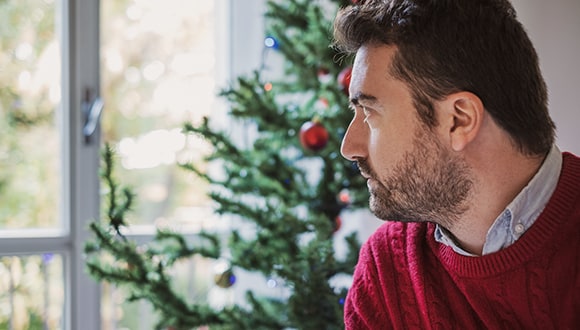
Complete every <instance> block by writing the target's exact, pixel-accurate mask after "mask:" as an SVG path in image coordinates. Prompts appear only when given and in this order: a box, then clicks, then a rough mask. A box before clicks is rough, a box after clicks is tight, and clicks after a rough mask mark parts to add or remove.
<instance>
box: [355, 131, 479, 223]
mask: <svg viewBox="0 0 580 330" xmlns="http://www.w3.org/2000/svg"><path fill="white" fill-rule="evenodd" d="M427 132H429V131H428V130H427ZM427 132H425V131H421V130H418V132H417V133H416V134H415V139H414V142H413V146H414V148H413V150H411V151H408V152H406V153H405V155H404V156H403V159H402V160H401V161H400V162H399V163H398V164H396V166H395V167H394V169H393V170H392V172H391V173H390V175H389V176H388V177H386V178H379V177H378V176H377V175H376V173H375V172H374V171H373V170H372V169H371V168H370V165H369V164H368V162H367V160H366V159H359V160H358V161H357V162H358V166H359V168H360V169H361V171H362V172H365V173H367V174H368V175H369V177H370V179H372V180H374V181H376V183H378V185H375V187H376V188H375V189H374V191H371V198H370V209H371V211H372V212H373V214H374V215H375V216H377V217H378V218H379V219H383V220H394V221H403V222H434V223H438V224H440V225H442V226H444V227H446V228H451V227H453V225H454V224H456V222H457V221H458V219H459V217H460V216H461V215H462V214H463V213H465V212H466V211H467V209H468V207H467V200H468V198H469V195H470V193H471V189H472V186H473V182H472V180H471V178H470V170H469V167H468V166H467V164H466V163H465V161H464V160H463V159H461V158H459V157H457V156H455V155H452V154H451V153H450V152H449V151H447V150H445V149H444V148H443V146H442V145H441V144H440V143H439V141H438V140H437V139H436V138H435V137H434V136H432V135H431V134H428V133H427Z"/></svg>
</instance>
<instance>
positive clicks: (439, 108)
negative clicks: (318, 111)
mask: <svg viewBox="0 0 580 330" xmlns="http://www.w3.org/2000/svg"><path fill="white" fill-rule="evenodd" d="M357 3H358V4H357V5H354V6H350V7H348V8H345V9H343V10H341V12H339V14H338V15H337V18H336V20H335V39H336V45H337V46H338V47H340V48H341V49H342V50H343V51H344V52H345V53H355V54H356V56H355V60H354V65H353V72H352V80H351V85H350V90H349V93H350V99H351V107H352V109H353V112H354V117H353V119H352V122H351V123H350V125H349V127H348V130H347V132H346V134H345V136H344V140H343V144H342V154H343V155H344V156H345V157H346V158H348V159H350V160H353V161H356V162H357V163H358V166H359V168H360V171H361V174H362V175H363V176H364V177H365V178H366V179H367V184H368V188H369V191H370V195H371V198H370V209H371V211H372V212H373V213H374V214H375V215H376V216H377V217H379V218H381V219H384V220H389V221H387V222H386V223H385V224H383V225H382V226H381V227H380V228H379V229H378V230H377V231H376V232H375V233H374V234H373V235H372V236H371V237H370V238H369V240H368V241H367V242H366V243H365V244H364V246H363V248H362V250H361V252H360V258H359V263H358V265H357V267H356V270H355V274H354V280H353V285H352V287H351V289H350V290H349V294H348V296H347V300H346V303H345V323H346V327H347V329H391V328H398V329H401V328H405V329H432V328H436V329H580V159H579V158H577V157H576V156H574V155H572V154H570V153H562V152H561V151H560V150H559V149H558V148H557V147H556V146H555V145H554V130H555V128H554V124H553V122H552V120H551V118H550V116H549V114H548V110H547V92H546V86H545V83H544V80H543V78H542V76H541V73H540V69H539V65H538V58H537V54H536V52H535V50H534V47H533V45H532V44H531V42H530V40H529V38H528V36H527V35H526V33H525V31H524V29H523V27H522V25H521V24H520V23H519V22H518V21H517V19H516V14H515V11H514V9H513V7H512V6H511V4H510V3H509V2H508V1H507V0H371V1H358V2H357Z"/></svg>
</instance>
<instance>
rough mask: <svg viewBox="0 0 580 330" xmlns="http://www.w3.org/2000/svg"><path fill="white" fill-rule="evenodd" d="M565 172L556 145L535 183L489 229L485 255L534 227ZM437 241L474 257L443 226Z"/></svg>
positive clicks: (539, 171) (513, 240)
mask: <svg viewBox="0 0 580 330" xmlns="http://www.w3.org/2000/svg"><path fill="white" fill-rule="evenodd" d="M561 170H562V152H561V151H560V149H559V148H558V147H557V146H556V145H554V146H553V147H552V149H551V150H550V152H549V153H548V156H547V157H546V159H545V160H544V163H543V164H542V166H541V167H540V169H539V170H538V172H537V173H536V174H535V175H534V177H533V178H532V180H530V182H529V183H528V184H527V185H526V186H525V187H524V189H522V191H521V192H520V193H519V194H518V195H517V196H516V198H514V200H513V201H512V202H511V203H510V204H509V205H508V206H507V207H506V209H505V210H504V211H503V212H502V213H501V214H500V215H499V216H498V217H497V219H496V220H495V222H494V223H493V224H492V225H491V227H490V228H489V230H488V232H487V236H486V238H485V243H484V245H483V251H482V254H483V255H485V254H490V253H494V252H497V251H499V250H501V249H504V248H506V247H508V246H510V245H511V244H513V243H514V242H515V241H516V240H518V239H519V238H520V237H521V236H522V235H523V234H524V233H525V232H526V230H528V228H530V227H531V226H532V224H533V223H534V222H535V221H536V219H537V218H538V216H540V213H542V211H543V210H544V207H545V206H546V204H548V201H549V200H550V197H551V196H552V193H554V190H556V185H557V184H558V178H559V177H560V171H561ZM435 240H436V241H437V242H440V243H442V244H445V245H448V246H450V247H451V248H453V250H454V251H455V252H457V253H459V254H462V255H466V256H474V255H473V254H471V253H469V252H467V251H465V250H463V249H462V248H461V247H460V246H459V245H457V244H456V243H455V241H454V240H453V238H452V236H451V234H450V233H449V232H448V231H447V230H446V229H445V228H443V227H441V226H439V225H437V226H436V228H435Z"/></svg>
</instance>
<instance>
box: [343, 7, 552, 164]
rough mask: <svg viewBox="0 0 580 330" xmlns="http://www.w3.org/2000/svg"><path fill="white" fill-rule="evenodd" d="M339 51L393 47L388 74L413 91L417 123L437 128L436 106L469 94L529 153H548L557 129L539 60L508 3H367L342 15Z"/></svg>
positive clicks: (351, 51)
mask: <svg viewBox="0 0 580 330" xmlns="http://www.w3.org/2000/svg"><path fill="white" fill-rule="evenodd" d="M334 38H335V45H336V46H337V47H338V48H339V49H340V50H341V51H343V52H346V53H351V54H352V53H355V52H356V51H357V50H358V49H359V48H360V47H361V46H362V45H363V44H386V45H394V46H396V47H397V49H398V51H397V54H396V55H395V57H394V59H393V63H392V67H391V72H390V73H391V74H392V75H393V76H394V77H396V78H398V79H401V80H402V81H403V82H405V83H406V84H407V85H408V86H409V88H410V90H411V93H412V96H413V100H414V102H415V106H416V108H417V111H418V115H419V118H420V119H421V120H422V121H423V122H424V123H425V124H427V125H428V126H429V127H433V126H435V125H436V124H437V121H436V119H435V115H434V109H433V101H434V100H441V99H443V98H444V97H445V96H447V95H449V94H451V93H454V92H458V91H469V92H472V93H474V94H476V95H477V96H478V97H479V98H480V99H481V100H482V102H483V104H484V106H485V109H486V111H488V112H489V113H490V114H491V116H492V117H493V119H494V120H495V121H496V122H497V123H498V124H499V125H500V126H501V127H502V128H503V129H504V130H506V131H507V132H508V133H509V134H510V136H511V137H512V140H513V142H514V144H515V145H516V147H517V148H518V149H519V150H520V151H521V152H522V153H524V154H527V155H542V154H546V153H547V152H548V151H549V150H550V148H551V146H552V144H553V143H554V134H555V126H554V123H553V121H552V119H551V118H550V116H549V113H548V105H547V103H548V96H547V89H546V84H545V82H544V79H543V77H542V74H541V72H540V67H539V63H538V56H537V54H536V51H535V49H534V47H533V45H532V42H531V41H530V39H529V37H528V35H527V34H526V31H525V30H524V28H523V26H522V24H521V23H520V22H519V21H518V20H517V18H516V13H515V10H514V8H513V7H512V5H511V4H510V3H509V2H508V1H507V0H369V1H359V4H358V5H354V6H349V7H347V8H344V9H342V10H341V11H340V12H339V13H338V15H337V17H336V19H335V22H334Z"/></svg>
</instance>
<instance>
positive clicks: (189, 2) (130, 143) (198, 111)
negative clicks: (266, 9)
mask: <svg viewBox="0 0 580 330" xmlns="http://www.w3.org/2000/svg"><path fill="white" fill-rule="evenodd" d="M214 9H215V8H214V1H207V0H167V1H157V0H104V1H101V38H102V40H101V70H102V82H103V86H102V95H103V97H104V100H105V104H106V106H105V107H106V110H105V113H104V118H103V125H102V127H103V137H104V140H105V142H108V143H111V144H113V145H114V146H115V147H116V149H117V152H118V155H119V158H120V159H119V161H118V165H120V166H118V167H117V169H118V172H117V173H118V176H120V177H121V181H122V183H123V184H126V185H128V186H130V187H132V188H133V189H134V192H135V193H136V194H137V200H136V202H137V205H136V211H135V212H134V213H133V214H132V218H131V221H130V222H131V223H132V224H146V225H150V224H172V225H175V224H178V225H180V226H181V225H189V224H192V222H195V221H199V220H201V219H202V217H201V215H200V212H204V211H203V209H204V207H205V206H206V205H207V197H206V195H205V190H206V186H205V184H204V183H203V182H200V181H198V179H196V178H195V177H193V176H192V175H190V174H189V173H187V172H186V171H184V170H183V169H181V168H179V167H178V166H176V163H178V162H180V161H184V160H200V159H201V158H202V155H203V152H204V150H206V149H207V146H206V145H204V144H203V143H202V142H201V141H200V140H199V139H196V138H193V137H185V136H184V135H183V134H182V133H181V128H182V125H183V123H185V122H186V121H189V122H193V123H196V122H199V121H200V120H201V118H202V117H203V116H206V115H208V114H210V113H211V111H212V106H213V103H214V100H215V95H216V90H215V80H216V79H215V58H216V54H215V33H214V24H215V22H214V20H215V14H214Z"/></svg>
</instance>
